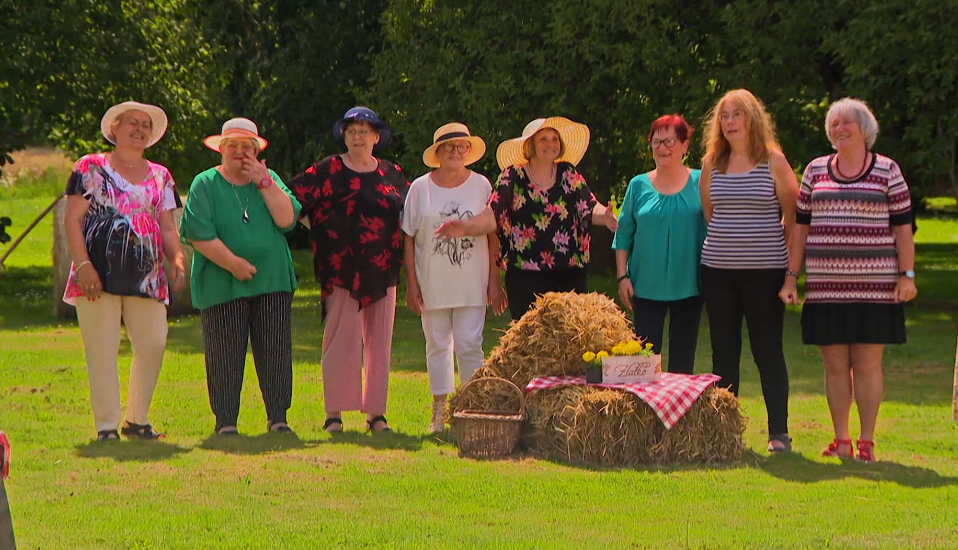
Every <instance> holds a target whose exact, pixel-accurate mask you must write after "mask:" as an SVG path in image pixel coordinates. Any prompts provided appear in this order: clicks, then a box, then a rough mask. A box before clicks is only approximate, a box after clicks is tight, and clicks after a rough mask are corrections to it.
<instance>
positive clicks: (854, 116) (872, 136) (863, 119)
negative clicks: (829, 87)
mask: <svg viewBox="0 0 958 550" xmlns="http://www.w3.org/2000/svg"><path fill="white" fill-rule="evenodd" d="M839 116H841V117H846V118H850V119H851V120H854V121H855V122H857V123H858V127H859V128H861V131H862V136H863V137H864V138H865V148H866V149H867V150H869V151H870V150H871V148H872V147H874V146H875V140H876V139H878V120H876V119H875V114H874V113H872V110H871V109H869V108H868V104H867V103H865V102H864V101H862V100H860V99H855V98H853V97H845V98H842V99H839V100H838V101H836V102H835V103H832V106H831V107H829V108H828V113H827V114H826V115H825V135H826V136H828V141H830V142H831V144H832V149H835V140H834V139H833V138H832V131H831V125H832V120H834V119H835V118H836V117H839Z"/></svg>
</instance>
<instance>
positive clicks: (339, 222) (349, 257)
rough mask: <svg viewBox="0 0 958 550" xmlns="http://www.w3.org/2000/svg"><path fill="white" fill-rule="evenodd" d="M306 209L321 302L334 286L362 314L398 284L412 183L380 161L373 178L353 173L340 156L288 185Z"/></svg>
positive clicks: (304, 211) (394, 166) (325, 159)
mask: <svg viewBox="0 0 958 550" xmlns="http://www.w3.org/2000/svg"><path fill="white" fill-rule="evenodd" d="M287 186H288V187H289V188H290V190H292V192H293V194H294V195H295V196H296V199H297V200H299V202H300V203H301V204H302V205H303V210H302V213H301V215H302V216H306V217H307V218H308V219H309V224H310V239H311V240H312V242H313V270H314V272H315V274H316V281H317V282H319V283H320V285H321V287H322V298H323V301H324V302H325V300H326V297H327V296H329V294H330V293H331V292H332V291H333V287H334V286H338V287H341V288H344V289H346V290H348V291H349V295H350V296H352V297H353V298H354V299H355V300H356V301H358V302H359V306H360V308H362V307H364V306H367V305H369V304H372V303H373V302H376V301H377V300H380V299H382V298H383V297H385V296H386V291H387V290H388V289H389V287H392V286H396V285H398V284H399V271H400V269H401V268H402V230H401V229H400V223H401V220H402V207H403V204H404V202H405V200H406V192H407V191H408V190H409V181H408V180H407V179H406V176H404V175H403V173H402V169H401V168H400V167H399V166H398V165H396V164H394V163H392V162H389V161H387V160H380V161H379V167H378V169H376V170H373V171H372V172H363V173H360V172H354V171H352V170H350V169H349V168H348V167H347V166H346V165H345V164H344V163H343V159H342V157H341V156H339V155H335V156H331V157H326V158H324V159H323V160H321V161H319V162H317V163H315V164H313V165H312V166H310V167H309V168H307V169H306V171H305V172H303V173H302V174H299V175H298V176H296V177H295V178H293V179H292V180H290V182H289V183H288V184H287Z"/></svg>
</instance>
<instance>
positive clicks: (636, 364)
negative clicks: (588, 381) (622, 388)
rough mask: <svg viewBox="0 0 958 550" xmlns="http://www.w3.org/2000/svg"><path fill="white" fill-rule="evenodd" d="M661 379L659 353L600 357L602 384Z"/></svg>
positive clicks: (656, 380) (634, 382) (632, 382)
mask: <svg viewBox="0 0 958 550" xmlns="http://www.w3.org/2000/svg"><path fill="white" fill-rule="evenodd" d="M661 379H662V356H661V355H624V356H621V355H620V356H615V355H613V356H611V357H604V358H603V359H602V383H603V384H640V383H643V382H658V381H659V380H661Z"/></svg>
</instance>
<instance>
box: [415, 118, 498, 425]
mask: <svg viewBox="0 0 958 550" xmlns="http://www.w3.org/2000/svg"><path fill="white" fill-rule="evenodd" d="M485 152H486V144H485V142H484V141H483V140H482V138H479V137H478V136H473V135H472V134H471V133H470V132H469V128H467V127H466V125H464V124H461V123H458V122H451V123H449V124H445V125H443V126H441V127H440V128H439V129H438V130H436V132H435V134H434V135H433V143H432V145H430V146H429V147H427V148H426V150H425V151H424V152H423V154H422V160H423V163H425V164H426V166H429V167H431V168H435V170H433V171H432V172H429V173H428V174H426V175H424V176H421V177H419V178H417V179H416V181H414V182H413V183H412V186H411V187H410V188H409V194H407V195H406V206H405V208H404V210H403V223H402V227H403V232H404V237H403V239H404V241H405V243H404V245H405V246H404V249H403V253H404V256H405V265H406V305H407V306H409V309H411V310H412V311H413V313H415V314H416V315H420V316H421V317H422V329H423V333H425V336H426V370H427V371H428V372H429V389H430V391H431V392H432V395H433V402H432V418H431V420H430V423H429V431H430V432H431V433H435V432H439V431H442V429H443V427H444V425H443V405H444V404H445V402H446V396H447V395H448V394H449V393H451V392H452V391H453V389H455V369H454V365H453V355H455V358H456V362H458V364H459V383H460V384H464V383H466V382H467V381H468V380H469V378H470V377H472V374H473V373H474V372H475V371H476V370H477V369H478V368H479V367H481V366H482V358H483V356H482V330H483V327H484V326H485V319H486V305H487V304H488V305H492V306H493V310H494V311H495V312H496V314H499V313H502V311H503V310H504V309H505V306H506V302H505V292H504V291H503V289H502V286H501V285H500V280H499V268H498V266H497V265H496V256H497V255H498V252H499V250H498V243H499V241H498V239H497V238H496V234H495V231H490V232H489V233H488V234H487V235H483V236H480V237H476V238H473V237H438V236H436V234H435V231H436V228H438V227H439V226H440V225H442V223H443V222H445V221H448V220H460V219H465V220H468V219H469V218H472V217H473V216H475V215H476V214H478V213H480V212H482V211H483V210H484V209H485V208H486V205H487V204H488V203H489V197H490V196H491V195H492V186H491V185H490V184H489V180H488V179H486V177H485V176H483V175H481V174H477V173H476V172H473V171H472V170H470V169H469V168H468V166H469V165H470V164H472V163H474V162H476V161H477V160H479V159H481V158H482V156H483V155H484V154H485Z"/></svg>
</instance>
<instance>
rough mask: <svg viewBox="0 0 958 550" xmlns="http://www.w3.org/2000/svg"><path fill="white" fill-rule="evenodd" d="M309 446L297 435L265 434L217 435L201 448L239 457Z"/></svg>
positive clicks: (209, 438) (206, 441)
mask: <svg viewBox="0 0 958 550" xmlns="http://www.w3.org/2000/svg"><path fill="white" fill-rule="evenodd" d="M307 446H308V442H305V441H303V440H302V439H300V438H299V436H297V435H296V434H295V433H264V434H260V435H254V436H247V435H242V434H240V435H217V434H213V435H210V436H209V437H207V438H206V439H205V440H204V441H203V442H202V443H200V445H199V447H200V448H201V449H207V450H210V451H220V452H224V453H229V454H238V455H258V454H265V453H273V452H279V451H288V450H291V449H302V448H304V447H307Z"/></svg>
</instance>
